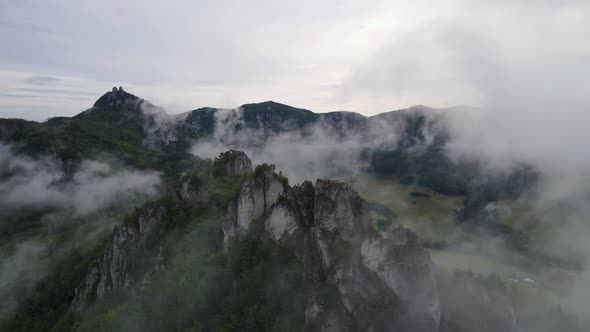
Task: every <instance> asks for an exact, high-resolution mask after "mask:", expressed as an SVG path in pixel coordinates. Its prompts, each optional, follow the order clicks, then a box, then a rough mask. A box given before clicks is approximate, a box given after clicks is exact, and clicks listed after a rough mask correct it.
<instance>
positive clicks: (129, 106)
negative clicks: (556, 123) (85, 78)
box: [94, 86, 143, 111]
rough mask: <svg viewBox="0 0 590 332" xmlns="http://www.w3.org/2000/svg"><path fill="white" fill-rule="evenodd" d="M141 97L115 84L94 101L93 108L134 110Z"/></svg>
mask: <svg viewBox="0 0 590 332" xmlns="http://www.w3.org/2000/svg"><path fill="white" fill-rule="evenodd" d="M141 101H143V99H141V98H139V97H137V96H135V95H133V94H131V93H129V92H127V91H125V90H123V87H121V86H119V87H118V88H117V87H116V86H115V87H113V89H112V90H111V91H109V92H107V93H105V94H104V95H102V97H100V98H98V100H97V101H96V102H95V103H94V108H98V109H101V110H114V111H127V110H134V109H135V108H136V107H137V106H138V105H139V103H141Z"/></svg>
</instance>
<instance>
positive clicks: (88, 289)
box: [70, 204, 165, 312]
mask: <svg viewBox="0 0 590 332" xmlns="http://www.w3.org/2000/svg"><path fill="white" fill-rule="evenodd" d="M164 214H165V208H164V207H163V206H162V205H159V204H154V205H152V206H150V207H149V208H147V209H146V210H145V211H144V212H143V213H142V214H140V215H139V217H138V218H137V220H136V221H135V222H133V223H130V224H128V225H124V226H121V227H117V228H115V230H114V231H113V238H112V244H111V246H110V248H108V249H107V250H106V251H105V252H104V253H103V254H102V256H100V257H99V258H98V259H97V260H96V263H95V264H94V265H93V266H92V267H90V269H89V271H88V273H87V275H86V278H85V279H84V280H83V281H82V284H81V285H80V286H79V287H78V288H76V290H75V296H74V299H73V300H72V303H71V304H70V310H73V311H78V312H80V311H82V310H84V308H86V307H87V306H88V305H89V304H92V303H94V302H96V301H101V300H103V299H104V298H105V296H107V295H109V293H110V292H112V291H113V290H123V289H126V290H130V289H131V288H132V287H133V286H134V284H135V282H136V280H134V278H133V277H132V275H131V270H132V268H133V264H134V260H135V258H136V257H137V255H139V254H142V253H144V249H145V248H146V245H147V244H148V242H149V241H151V240H152V239H153V238H154V236H155V235H156V234H157V233H158V230H159V228H160V225H161V221H162V218H163V217H164Z"/></svg>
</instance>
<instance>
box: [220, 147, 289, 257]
mask: <svg viewBox="0 0 590 332" xmlns="http://www.w3.org/2000/svg"><path fill="white" fill-rule="evenodd" d="M242 153H243V152H242ZM248 160H249V159H248ZM283 190H284V187H283V183H282V182H281V180H280V178H279V176H278V175H277V174H276V173H275V167H274V165H266V164H264V165H260V166H258V167H257V168H256V170H255V172H254V175H253V176H252V177H251V178H250V179H248V180H246V181H245V182H244V183H243V184H242V187H241V188H240V193H239V195H238V197H237V198H236V199H235V200H233V201H231V202H230V203H229V205H228V207H227V212H226V215H225V221H224V223H223V242H224V248H225V249H227V248H228V245H229V243H230V241H231V239H233V238H235V237H237V236H241V235H243V234H244V233H245V232H246V231H247V230H248V229H249V228H250V225H251V223H252V222H253V220H255V219H258V218H261V217H262V216H264V215H266V214H267V212H268V211H269V209H270V207H271V206H272V205H273V204H274V203H275V202H276V201H277V198H278V197H279V195H280V194H281V193H282V192H283Z"/></svg>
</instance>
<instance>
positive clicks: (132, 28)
mask: <svg viewBox="0 0 590 332" xmlns="http://www.w3.org/2000/svg"><path fill="white" fill-rule="evenodd" d="M490 3H493V4H490ZM588 3H589V2H588V1H559V0H555V1H549V0H539V1H532V0H530V1H508V0H506V1H503V0H499V1H493V2H492V1H460V0H456V1H416V0H414V1H401V0H399V1H393V0H388V1H379V0H375V1H366V0H342V1H324V0H309V1H308V0H303V1H283V0H273V1H262V0H252V1H231V0H215V1H204V0H199V1H194V0H190V1H189V0H170V1H166V2H161V1H160V2H155V1H154V2H152V1H145V0H141V1H140V0H129V1H118V0H102V1H86V0H79V1H71V0H70V1H65V0H1V1H0V40H2V45H3V46H2V49H1V50H0V117H21V118H27V119H35V120H43V119H46V118H47V117H50V116H56V115H72V114H76V113H78V112H80V111H82V110H84V109H86V108H88V107H90V106H91V105H92V103H93V102H94V100H95V99H97V98H98V97H99V96H100V95H101V94H103V93H104V92H106V91H107V90H109V89H110V88H111V87H112V86H113V85H117V86H119V85H122V86H123V87H124V88H125V89H126V90H128V91H130V92H132V93H134V94H136V95H138V96H140V97H143V98H146V99H148V100H150V101H152V102H154V103H156V104H159V105H161V106H164V107H166V108H167V109H168V110H169V111H170V112H172V113H175V112H181V111H186V110H189V109H194V108H197V107H201V106H215V107H236V106H238V105H240V104H244V103H248V102H258V101H264V100H275V101H279V102H283V103H287V104H291V105H294V106H299V107H305V108H308V109H312V110H314V111H319V112H325V111H336V110H348V111H356V112H359V113H363V114H375V113H379V112H383V111H388V110H393V109H398V108H403V107H407V106H411V105H415V104H425V105H430V106H435V107H444V106H453V105H476V106H487V105H494V106H495V105H497V104H498V103H504V104H506V103H510V104H512V105H520V106H523V107H524V106H526V107H529V106H536V105H537V104H538V105H543V106H544V107H546V106H547V105H550V106H551V105H562V103H563V102H564V99H567V100H566V101H567V102H568V105H572V106H577V105H584V104H585V102H586V101H587V99H588V97H587V96H588V95H589V94H590V87H589V84H588V77H589V75H590V43H589V42H588V36H587V34H588V31H590V24H589V23H588V21H589V19H590V5H589V4H588ZM523 96H524V97H523ZM523 100H524V101H523Z"/></svg>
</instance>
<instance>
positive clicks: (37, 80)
mask: <svg viewBox="0 0 590 332" xmlns="http://www.w3.org/2000/svg"><path fill="white" fill-rule="evenodd" d="M59 81H61V79H60V78H57V77H51V76H30V77H27V78H25V79H24V80H23V82H25V83H27V84H31V85H41V86H47V85H52V84H54V83H56V82H59Z"/></svg>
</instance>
